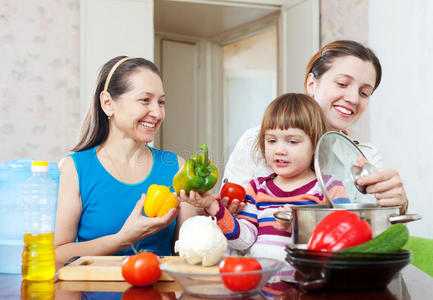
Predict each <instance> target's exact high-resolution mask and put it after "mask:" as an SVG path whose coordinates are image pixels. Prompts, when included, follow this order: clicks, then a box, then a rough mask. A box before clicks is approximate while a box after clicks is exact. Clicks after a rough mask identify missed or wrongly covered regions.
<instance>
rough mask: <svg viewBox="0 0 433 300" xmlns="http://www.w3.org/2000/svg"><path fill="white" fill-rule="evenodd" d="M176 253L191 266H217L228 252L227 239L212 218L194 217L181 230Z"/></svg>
mask: <svg viewBox="0 0 433 300" xmlns="http://www.w3.org/2000/svg"><path fill="white" fill-rule="evenodd" d="M174 251H175V252H178V253H179V255H180V256H181V257H184V258H186V260H187V262H188V263H189V264H198V263H200V262H201V263H202V265H203V266H213V265H215V264H217V263H218V262H219V261H220V260H221V258H222V257H223V256H224V254H225V252H226V251H227V239H226V237H225V236H224V234H223V233H222V231H221V229H220V228H219V227H218V225H217V224H216V220H213V219H212V218H211V217H205V216H194V217H191V218H189V219H187V220H186V221H185V222H184V223H183V224H182V226H181V227H180V230H179V239H178V240H177V241H176V243H175V244H174Z"/></svg>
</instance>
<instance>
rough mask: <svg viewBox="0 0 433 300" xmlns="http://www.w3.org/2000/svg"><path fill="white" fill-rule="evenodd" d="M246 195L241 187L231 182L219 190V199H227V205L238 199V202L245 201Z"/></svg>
mask: <svg viewBox="0 0 433 300" xmlns="http://www.w3.org/2000/svg"><path fill="white" fill-rule="evenodd" d="M246 195H247V193H246V192H245V189H244V188H243V187H242V186H241V185H239V184H236V183H233V182H226V183H224V185H223V187H222V189H221V198H224V197H228V198H229V204H230V203H231V202H232V201H233V200H234V199H238V200H239V201H240V202H243V201H245V196H246Z"/></svg>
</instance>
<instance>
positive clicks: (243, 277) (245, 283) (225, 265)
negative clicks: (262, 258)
mask: <svg viewBox="0 0 433 300" xmlns="http://www.w3.org/2000/svg"><path fill="white" fill-rule="evenodd" d="M261 269H262V266H261V265H260V263H259V262H258V261H257V260H256V259H255V258H252V257H231V256H227V257H225V258H224V259H223V260H222V261H221V263H220V265H219V271H220V273H233V272H239V273H240V274H239V275H230V276H224V275H222V280H223V283H224V285H225V286H226V288H228V289H229V290H231V291H234V292H246V291H249V290H252V289H255V288H256V287H257V286H258V285H259V283H260V281H261V280H262V274H261V273H255V274H242V272H247V271H257V270H261Z"/></svg>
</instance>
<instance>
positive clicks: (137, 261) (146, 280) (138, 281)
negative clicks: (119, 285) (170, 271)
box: [122, 252, 162, 286]
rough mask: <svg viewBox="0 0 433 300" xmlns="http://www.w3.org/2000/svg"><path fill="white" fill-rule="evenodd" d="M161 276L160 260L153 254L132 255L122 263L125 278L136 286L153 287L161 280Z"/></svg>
mask: <svg viewBox="0 0 433 300" xmlns="http://www.w3.org/2000/svg"><path fill="white" fill-rule="evenodd" d="M161 274H162V271H161V269H160V268H159V258H158V256H156V255H155V254H154V253H151V252H141V253H139V254H136V255H132V256H130V257H128V258H127V259H125V260H124V261H123V263H122V276H123V278H125V280H126V281H127V282H129V283H130V284H132V285H135V286H148V285H152V284H154V283H155V282H157V281H158V280H159V278H160V277H161Z"/></svg>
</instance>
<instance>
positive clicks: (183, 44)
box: [160, 38, 199, 159]
mask: <svg viewBox="0 0 433 300" xmlns="http://www.w3.org/2000/svg"><path fill="white" fill-rule="evenodd" d="M160 41H161V42H160V43H161V44H160V45H161V48H160V51H161V62H160V63H161V72H162V78H163V82H164V89H165V92H166V95H167V96H166V117H165V120H164V122H163V124H162V126H161V132H160V143H161V145H160V147H161V149H164V150H170V151H173V152H175V153H177V154H179V155H180V156H182V157H184V158H186V159H187V158H188V157H189V156H190V155H191V154H192V153H195V152H197V151H198V149H199V145H198V141H197V136H198V126H199V124H198V118H197V115H198V112H197V110H198V109H197V107H198V105H197V60H198V55H197V54H198V50H197V44H196V43H193V42H187V41H181V40H172V39H164V38H163V39H161V40H160Z"/></svg>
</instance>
